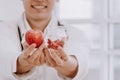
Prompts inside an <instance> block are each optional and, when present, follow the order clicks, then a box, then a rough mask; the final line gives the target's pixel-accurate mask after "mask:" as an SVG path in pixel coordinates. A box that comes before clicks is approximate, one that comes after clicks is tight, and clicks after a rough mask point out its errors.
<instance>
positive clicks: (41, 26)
mask: <svg viewBox="0 0 120 80" xmlns="http://www.w3.org/2000/svg"><path fill="white" fill-rule="evenodd" d="M50 20H51V18H47V19H41V20H34V19H30V18H27V21H28V23H29V25H30V27H31V28H32V29H33V30H41V31H42V32H44V30H45V28H46V27H47V25H48V24H49V22H50Z"/></svg>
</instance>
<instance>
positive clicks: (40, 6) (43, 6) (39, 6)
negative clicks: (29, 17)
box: [31, 5, 47, 9]
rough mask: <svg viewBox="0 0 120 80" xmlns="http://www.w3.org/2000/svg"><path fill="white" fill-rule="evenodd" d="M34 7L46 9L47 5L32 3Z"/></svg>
mask: <svg viewBox="0 0 120 80" xmlns="http://www.w3.org/2000/svg"><path fill="white" fill-rule="evenodd" d="M31 7H32V8H35V9H45V8H47V6H46V5H31Z"/></svg>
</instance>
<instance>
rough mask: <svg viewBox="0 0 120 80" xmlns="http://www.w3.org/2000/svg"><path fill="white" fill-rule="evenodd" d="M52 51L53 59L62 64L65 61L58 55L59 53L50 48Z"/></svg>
mask: <svg viewBox="0 0 120 80" xmlns="http://www.w3.org/2000/svg"><path fill="white" fill-rule="evenodd" d="M50 52H51V54H50V55H51V57H52V59H53V60H54V61H55V62H56V64H57V65H62V64H63V61H62V59H61V58H60V57H59V56H58V55H57V53H55V51H54V50H53V49H50Z"/></svg>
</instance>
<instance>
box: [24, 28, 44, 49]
mask: <svg viewBox="0 0 120 80" xmlns="http://www.w3.org/2000/svg"><path fill="white" fill-rule="evenodd" d="M25 39H26V41H27V43H28V44H29V45H31V44H33V43H35V44H36V48H38V47H39V46H40V45H41V44H42V43H43V41H44V37H43V33H42V31H39V30H29V31H27V32H26V34H25Z"/></svg>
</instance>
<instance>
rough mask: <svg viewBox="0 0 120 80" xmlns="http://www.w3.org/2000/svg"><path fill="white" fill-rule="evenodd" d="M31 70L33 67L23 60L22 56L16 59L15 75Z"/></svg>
mask: <svg viewBox="0 0 120 80" xmlns="http://www.w3.org/2000/svg"><path fill="white" fill-rule="evenodd" d="M32 68H34V66H33V65H30V64H29V63H28V62H27V61H26V60H24V58H23V57H22V54H21V55H20V56H19V57H18V58H17V68H16V69H17V70H16V73H18V74H22V73H26V72H29V71H30V70H31V69H32Z"/></svg>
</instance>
